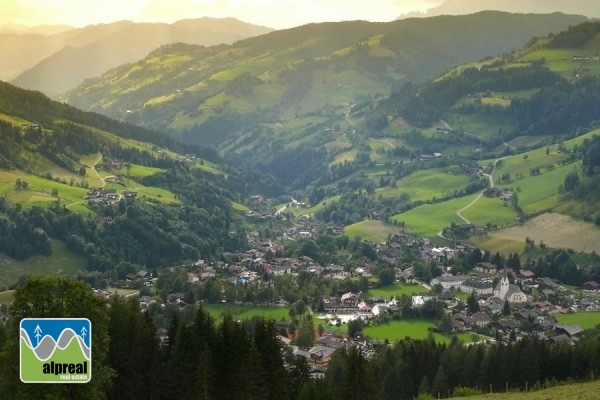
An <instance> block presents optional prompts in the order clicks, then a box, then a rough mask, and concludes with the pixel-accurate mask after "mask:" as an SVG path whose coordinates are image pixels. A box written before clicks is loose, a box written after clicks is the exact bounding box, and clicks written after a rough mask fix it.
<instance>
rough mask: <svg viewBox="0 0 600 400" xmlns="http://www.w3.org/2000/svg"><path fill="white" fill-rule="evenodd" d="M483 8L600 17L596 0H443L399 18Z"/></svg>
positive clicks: (458, 12)
mask: <svg viewBox="0 0 600 400" xmlns="http://www.w3.org/2000/svg"><path fill="white" fill-rule="evenodd" d="M483 10H497V11H506V12H511V13H535V14H541V13H554V12H563V13H569V14H580V15H585V16H587V17H595V18H597V17H600V5H599V4H598V2H597V1H596V0H573V1H564V0H527V1H522V0H477V1H473V0H445V1H443V2H442V3H441V4H440V5H438V6H436V7H432V8H430V9H428V10H427V11H425V12H412V13H408V14H405V15H401V16H400V17H399V19H404V18H413V17H433V16H436V15H463V14H472V13H476V12H480V11H483Z"/></svg>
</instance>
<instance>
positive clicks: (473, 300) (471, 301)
mask: <svg viewBox="0 0 600 400" xmlns="http://www.w3.org/2000/svg"><path fill="white" fill-rule="evenodd" d="M467 307H468V309H469V312H470V313H471V314H474V313H476V312H479V302H478V301H477V293H476V292H475V291H474V290H473V291H472V292H471V294H470V295H469V297H468V298H467Z"/></svg>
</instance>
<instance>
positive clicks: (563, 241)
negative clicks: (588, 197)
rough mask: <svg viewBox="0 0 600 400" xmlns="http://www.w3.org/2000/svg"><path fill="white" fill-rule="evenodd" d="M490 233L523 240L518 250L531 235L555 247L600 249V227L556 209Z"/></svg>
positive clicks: (514, 239) (596, 250)
mask: <svg viewBox="0 0 600 400" xmlns="http://www.w3.org/2000/svg"><path fill="white" fill-rule="evenodd" d="M487 236H488V237H491V238H495V239H502V240H512V241H517V242H520V243H521V246H520V247H519V250H521V249H522V248H523V246H524V245H525V238H526V237H529V238H531V239H533V240H535V241H536V243H539V242H540V241H543V242H544V244H546V245H547V246H548V247H552V248H567V249H573V250H575V251H583V252H587V253H591V252H592V251H595V252H596V253H600V228H598V227H597V226H595V225H594V224H591V223H587V222H584V221H578V220H576V219H573V218H571V217H569V216H566V215H563V214H557V213H546V214H542V215H540V216H537V217H535V218H533V219H531V220H529V221H527V222H526V223H525V224H523V225H519V226H513V227H511V228H506V229H501V230H499V231H492V232H490V233H488V235H487Z"/></svg>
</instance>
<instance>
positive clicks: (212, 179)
mask: <svg viewBox="0 0 600 400" xmlns="http://www.w3.org/2000/svg"><path fill="white" fill-rule="evenodd" d="M178 152H179V153H178ZM180 153H181V154H180ZM182 154H185V156H184V155H182ZM221 163H222V160H221V158H220V157H219V156H218V154H217V153H216V152H215V151H214V150H210V149H206V148H200V147H194V146H190V145H183V144H181V143H179V142H177V141H176V140H174V139H172V138H169V137H167V136H165V135H163V134H161V133H160V132H157V131H152V130H148V129H145V128H141V127H137V126H133V125H129V124H125V123H121V122H117V121H114V120H111V119H109V118H107V117H104V116H102V115H99V114H93V113H89V112H82V111H80V110H77V109H75V108H73V107H71V106H68V105H65V104H61V103H57V102H54V101H51V100H50V99H48V98H47V97H46V96H44V95H42V94H41V93H39V92H30V91H25V90H22V89H18V88H16V87H14V86H11V85H9V84H6V83H0V190H1V193H2V198H0V216H2V218H1V219H0V238H1V240H0V241H1V242H2V245H1V246H0V251H2V252H3V253H5V254H6V255H8V256H10V257H12V258H14V259H17V260H26V259H27V258H29V257H31V256H32V255H35V254H41V255H45V256H51V255H52V254H51V253H52V247H51V245H50V239H59V240H61V241H63V242H64V243H66V245H67V248H68V249H70V250H71V251H72V252H73V253H75V254H79V255H82V256H84V257H85V258H86V259H87V269H88V270H90V271H100V272H103V273H105V274H108V275H110V274H111V273H114V274H115V275H114V277H115V278H119V277H120V278H121V279H122V277H123V276H124V275H125V274H127V273H129V272H132V271H135V270H136V269H137V268H139V267H140V266H145V267H147V268H153V269H154V268H158V267H163V266H168V265H173V264H176V263H178V262H182V261H184V260H197V259H198V258H200V257H207V258H209V257H215V256H216V255H217V253H218V252H220V251H227V250H234V249H242V248H244V247H245V243H246V235H245V231H244V230H243V227H242V226H241V225H240V224H239V221H238V220H237V219H236V216H235V212H234V211H233V210H232V204H234V203H235V204H239V203H237V202H238V201H242V202H243V201H245V200H244V199H246V198H247V196H249V195H250V194H251V193H255V192H256V191H262V192H269V191H277V190H278V189H277V187H276V186H274V185H273V184H272V183H270V181H269V180H268V179H266V180H265V179H264V178H263V177H261V176H259V175H257V174H254V173H253V172H251V171H244V172H240V171H238V170H236V169H235V168H232V167H230V166H227V165H225V164H224V163H223V164H221ZM219 168H223V170H225V169H227V172H224V171H222V170H220V169H219ZM99 170H100V172H99ZM263 182H264V183H263Z"/></svg>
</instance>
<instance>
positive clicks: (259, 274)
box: [97, 222, 600, 378]
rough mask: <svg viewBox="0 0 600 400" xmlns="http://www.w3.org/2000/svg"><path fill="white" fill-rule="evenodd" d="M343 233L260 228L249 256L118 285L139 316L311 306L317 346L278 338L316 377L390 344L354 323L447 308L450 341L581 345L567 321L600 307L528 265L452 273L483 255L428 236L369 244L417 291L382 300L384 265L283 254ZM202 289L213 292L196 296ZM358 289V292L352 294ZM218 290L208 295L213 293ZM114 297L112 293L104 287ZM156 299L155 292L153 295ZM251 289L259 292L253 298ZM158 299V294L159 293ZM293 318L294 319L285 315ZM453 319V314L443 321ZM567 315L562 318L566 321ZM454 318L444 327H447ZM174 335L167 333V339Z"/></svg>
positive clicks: (588, 291) (291, 329)
mask: <svg viewBox="0 0 600 400" xmlns="http://www.w3.org/2000/svg"><path fill="white" fill-rule="evenodd" d="M340 232H341V228H340V227H328V228H327V229H324V228H323V227H322V226H319V225H318V224H314V223H313V224H311V223H310V222H305V223H303V224H302V225H299V226H296V227H288V228H280V229H279V230H277V229H274V232H273V237H277V238H278V239H274V238H273V237H270V238H266V237H264V235H261V234H260V233H259V232H256V231H251V232H249V233H248V234H247V236H248V243H249V246H250V249H249V250H247V251H243V252H236V253H223V254H222V257H221V259H220V260H197V261H196V262H193V263H190V264H187V265H184V266H180V267H173V268H168V269H166V270H165V271H163V272H160V274H158V277H157V276H156V274H153V273H152V272H148V271H145V270H141V271H138V272H136V273H128V274H126V275H125V276H124V277H122V279H118V280H116V281H114V282H111V283H110V284H111V286H113V287H116V288H138V289H141V290H140V294H143V295H142V296H141V297H140V300H139V302H140V310H149V309H151V308H152V307H157V306H158V307H162V308H164V307H176V308H180V309H183V308H186V307H190V306H195V305H196V304H199V303H202V304H203V305H204V306H206V307H209V306H210V305H211V304H215V305H216V307H221V308H222V309H225V307H229V306H239V307H246V308H250V309H251V308H252V307H262V308H264V307H271V308H273V309H283V310H288V309H295V308H296V306H297V304H298V303H299V302H303V303H305V304H306V310H307V313H308V314H309V315H310V317H311V319H312V320H313V321H316V324H318V325H319V329H318V332H317V330H316V329H314V327H313V332H314V340H312V341H311V343H310V344H311V345H310V346H308V347H306V346H304V347H303V346H299V345H297V344H296V339H297V335H296V334H297V332H298V329H299V327H298V326H297V324H299V322H298V323H296V322H294V318H293V316H292V312H291V311H290V316H292V319H291V321H290V320H289V319H287V318H281V319H280V320H278V321H277V324H278V327H279V334H278V339H279V342H280V344H281V346H282V352H284V353H289V352H291V353H292V354H294V355H299V356H303V357H305V358H306V359H307V361H308V362H309V364H310V365H311V376H312V377H315V378H317V377H322V376H323V374H324V373H325V371H326V367H327V364H328V362H329V361H330V359H331V356H332V354H333V352H334V351H335V350H336V349H338V348H340V347H353V346H358V347H360V348H361V349H363V352H364V353H365V354H366V355H368V354H370V352H371V351H372V348H373V346H377V345H382V343H389V342H388V341H387V340H386V339H387V338H386V337H369V336H368V335H365V334H363V332H362V331H361V330H360V329H359V331H358V334H356V332H354V333H353V334H352V335H350V334H349V332H350V328H349V327H350V325H351V324H352V322H353V321H358V320H360V321H361V323H360V326H361V328H362V327H367V326H378V325H381V324H390V321H392V322H391V323H394V321H402V320H407V319H415V318H416V319H419V318H420V317H419V316H420V315H423V313H422V311H420V310H423V309H425V308H427V309H428V310H429V309H434V308H435V309H439V310H443V311H442V313H443V316H442V318H441V319H440V320H439V322H438V324H437V326H433V327H432V328H430V329H432V330H433V331H434V332H438V333H441V334H445V335H448V337H451V336H452V335H460V334H462V335H463V337H465V336H464V334H468V335H470V336H469V337H471V338H472V340H474V341H477V342H490V343H491V342H496V341H502V342H514V341H518V340H520V339H522V338H524V337H528V336H535V337H537V338H539V339H542V340H547V341H549V342H550V343H555V344H559V343H566V344H571V345H573V344H575V343H576V342H577V341H578V340H579V338H580V337H581V334H582V332H583V329H582V328H581V327H580V326H578V325H568V324H561V323H560V322H559V319H560V316H561V315H566V314H572V313H585V312H593V311H600V303H599V301H598V297H597V296H598V294H599V293H600V284H598V283H597V282H594V281H592V282H587V283H586V284H585V285H584V286H583V288H580V289H573V288H567V287H565V286H563V285H561V284H560V282H558V281H556V280H554V279H550V278H548V277H544V276H536V274H535V273H534V272H532V271H531V270H530V269H528V266H527V264H525V265H523V267H522V268H520V269H519V270H515V269H512V268H508V267H503V268H501V267H499V266H498V265H496V264H494V263H492V262H491V261H479V262H477V263H476V264H475V266H474V267H473V268H472V269H471V270H469V271H468V273H464V274H451V273H450V268H449V267H445V266H444V265H445V264H447V263H448V261H451V260H455V259H460V258H464V257H466V256H468V254H469V253H470V252H475V251H479V250H475V249H472V248H470V247H468V246H465V245H460V244H456V245H447V246H444V247H439V246H435V245H434V244H433V243H432V242H431V241H430V240H429V239H426V238H421V237H416V236H412V235H410V234H407V233H402V232H399V233H397V234H395V235H391V236H390V238H389V239H388V240H387V241H386V242H385V243H375V242H365V244H366V245H368V246H371V247H372V248H373V249H374V250H375V252H376V254H377V259H378V260H379V261H381V262H385V263H387V264H388V265H392V266H393V271H394V274H393V277H392V282H391V283H390V284H388V286H390V285H391V286H394V285H395V287H398V288H410V289H411V295H407V294H403V295H395V296H390V297H385V296H373V295H371V291H372V290H374V289H375V288H377V287H378V286H379V282H378V281H379V275H378V266H377V262H372V261H364V262H362V263H360V264H359V265H357V266H356V265H355V266H353V267H352V268H349V267H348V266H347V265H342V264H325V265H323V264H320V263H319V262H317V261H315V260H314V259H313V258H311V257H308V256H297V257H284V256H280V255H281V250H282V249H283V247H284V246H285V244H286V243H289V242H290V241H295V240H307V239H318V238H319V236H320V235H322V234H327V235H339V233H340ZM408 253H410V254H413V255H415V254H416V255H417V260H416V261H420V262H421V264H423V263H426V264H428V265H437V266H439V270H440V271H441V274H439V275H437V276H434V277H432V278H431V279H426V276H424V275H423V273H422V271H420V270H419V268H416V267H415V266H416V264H417V262H415V261H413V262H411V261H408V262H407V261H404V260H406V259H407V258H406V254H408ZM176 271H179V273H182V274H183V275H182V276H184V278H185V282H183V286H181V285H180V286H179V287H178V288H177V291H169V289H168V288H165V285H164V284H162V286H161V287H162V289H161V290H160V291H159V290H158V289H157V288H156V286H157V283H158V284H159V285H160V279H161V277H162V276H163V274H175V273H176ZM300 280H302V281H303V282H304V281H306V280H310V281H315V282H319V283H322V282H332V285H333V287H334V288H336V289H335V290H336V291H335V292H333V293H331V294H330V295H323V296H319V297H318V298H308V296H307V295H306V293H303V291H302V289H301V287H300V282H299V281H300ZM282 285H290V286H292V285H293V287H292V288H290V289H289V292H288V293H287V294H283V295H281V293H282V292H281V290H280V291H279V292H278V293H279V295H278V294H277V287H281V286H282ZM195 288H202V290H201V291H202V293H204V295H203V296H202V297H201V298H198V297H199V296H193V295H190V293H191V292H192V291H193V290H194V289H195ZM347 289H351V290H347ZM209 292H210V293H212V294H208V293H209ZM97 293H98V294H99V295H102V296H109V295H110V293H109V292H108V291H106V290H97ZM153 293H154V295H153ZM249 293H251V294H249ZM157 294H158V295H157ZM284 314H287V313H286V312H285V311H284ZM444 317H445V318H444ZM557 317H558V318H557ZM443 321H445V322H443ZM166 332H167V331H166V329H165V328H159V331H158V333H159V336H160V337H161V338H162V339H163V340H164V339H165V336H166Z"/></svg>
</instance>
